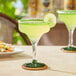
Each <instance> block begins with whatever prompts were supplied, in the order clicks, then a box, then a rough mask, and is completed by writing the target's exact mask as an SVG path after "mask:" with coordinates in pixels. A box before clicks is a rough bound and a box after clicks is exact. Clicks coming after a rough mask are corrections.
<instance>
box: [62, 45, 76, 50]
mask: <svg viewBox="0 0 76 76" xmlns="http://www.w3.org/2000/svg"><path fill="white" fill-rule="evenodd" d="M63 49H64V50H67V51H76V48H75V47H71V46H70V47H65V48H63Z"/></svg>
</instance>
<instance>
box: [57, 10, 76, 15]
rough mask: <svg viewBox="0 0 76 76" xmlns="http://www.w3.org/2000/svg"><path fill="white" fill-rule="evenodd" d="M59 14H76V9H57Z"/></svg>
mask: <svg viewBox="0 0 76 76" xmlns="http://www.w3.org/2000/svg"><path fill="white" fill-rule="evenodd" d="M57 13H60V14H76V10H57Z"/></svg>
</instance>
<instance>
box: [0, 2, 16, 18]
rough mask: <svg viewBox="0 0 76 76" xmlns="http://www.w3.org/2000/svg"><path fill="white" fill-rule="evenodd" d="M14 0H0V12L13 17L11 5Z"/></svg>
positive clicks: (13, 9) (13, 10)
mask: <svg viewBox="0 0 76 76" xmlns="http://www.w3.org/2000/svg"><path fill="white" fill-rule="evenodd" d="M12 1H14V0H0V12H2V13H4V14H6V15H8V16H10V17H12V18H14V19H15V14H14V12H15V8H14V7H13V6H12Z"/></svg>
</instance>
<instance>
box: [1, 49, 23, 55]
mask: <svg viewBox="0 0 76 76" xmlns="http://www.w3.org/2000/svg"><path fill="white" fill-rule="evenodd" d="M21 52H24V50H23V49H21V48H14V51H13V52H0V55H13V54H19V53H21Z"/></svg>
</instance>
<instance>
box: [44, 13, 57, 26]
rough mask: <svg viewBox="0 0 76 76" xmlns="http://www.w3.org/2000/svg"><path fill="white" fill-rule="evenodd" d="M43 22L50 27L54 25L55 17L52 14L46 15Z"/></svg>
mask: <svg viewBox="0 0 76 76" xmlns="http://www.w3.org/2000/svg"><path fill="white" fill-rule="evenodd" d="M44 22H46V23H49V24H50V26H51V27H54V26H55V24H56V16H55V15H54V14H52V13H48V14H46V15H45V16H44Z"/></svg>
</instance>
